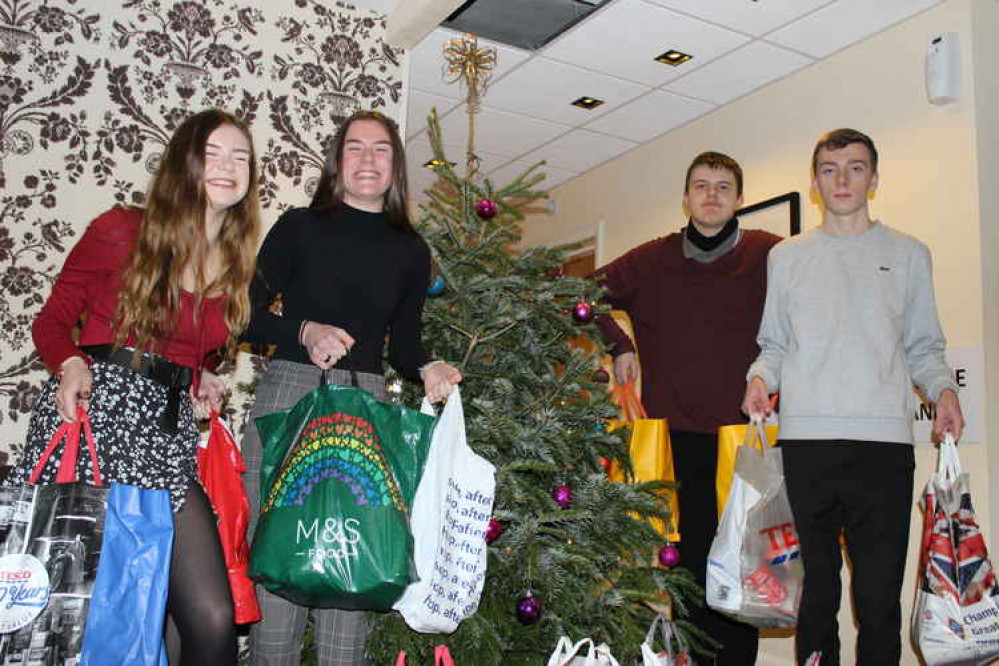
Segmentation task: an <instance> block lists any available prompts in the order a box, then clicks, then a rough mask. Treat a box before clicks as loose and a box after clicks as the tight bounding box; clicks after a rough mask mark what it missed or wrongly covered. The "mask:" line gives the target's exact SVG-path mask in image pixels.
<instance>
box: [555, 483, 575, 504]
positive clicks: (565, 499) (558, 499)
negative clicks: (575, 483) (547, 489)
mask: <svg viewBox="0 0 999 666" xmlns="http://www.w3.org/2000/svg"><path fill="white" fill-rule="evenodd" d="M552 499H553V500H555V503H556V504H558V505H559V508H562V509H568V508H569V507H570V506H572V488H570V487H569V486H567V485H565V484H564V483H563V484H562V485H561V486H555V490H553V491H552Z"/></svg>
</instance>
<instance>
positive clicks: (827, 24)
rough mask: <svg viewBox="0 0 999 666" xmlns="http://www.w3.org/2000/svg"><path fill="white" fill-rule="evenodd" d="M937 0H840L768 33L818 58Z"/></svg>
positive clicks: (927, 6) (775, 40) (900, 19)
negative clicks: (875, 0) (873, 0)
mask: <svg viewBox="0 0 999 666" xmlns="http://www.w3.org/2000/svg"><path fill="white" fill-rule="evenodd" d="M937 2H938V0H877V2H872V1H871V0H839V1H838V2H834V3H833V4H831V5H829V6H827V7H824V8H822V9H820V10H819V11H817V12H815V13H813V14H809V15H808V16H806V17H805V18H803V19H800V20H798V21H795V22H794V23H791V24H790V25H787V26H785V27H783V28H781V29H780V30H777V31H775V32H773V33H771V34H769V35H767V41H769V42H773V43H774V44H780V45H781V46H786V47H788V48H791V49H795V50H797V51H801V52H803V53H808V54H809V55H812V56H814V57H816V58H824V57H825V56H827V55H829V54H831V53H833V52H835V51H838V50H840V49H841V48H843V47H844V46H849V45H850V44H853V43H854V42H858V41H860V40H861V39H864V38H865V37H867V36H869V35H872V34H874V33H876V32H879V31H880V30H884V29H885V28H887V27H889V26H891V25H894V24H895V23H898V22H899V21H902V20H904V19H907V18H909V17H910V16H914V15H915V14H918V13H919V12H921V11H923V10H925V9H929V8H930V7H932V6H934V5H936V4H937Z"/></svg>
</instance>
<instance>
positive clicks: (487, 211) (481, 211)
mask: <svg viewBox="0 0 999 666" xmlns="http://www.w3.org/2000/svg"><path fill="white" fill-rule="evenodd" d="M498 212H499V206H497V205H496V202H495V201H493V200H491V199H480V200H479V201H476V202H475V214H476V215H478V216H479V217H481V218H482V219H483V220H491V219H493V218H494V217H496V213H498Z"/></svg>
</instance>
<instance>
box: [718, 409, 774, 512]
mask: <svg viewBox="0 0 999 666" xmlns="http://www.w3.org/2000/svg"><path fill="white" fill-rule="evenodd" d="M765 430H766V433H767V441H766V442H765V443H766V444H768V445H769V446H774V445H775V444H776V443H777V426H775V425H768V426H766V428H765ZM755 432H756V430H755V428H750V427H749V424H748V423H742V424H739V425H730V426H722V427H721V428H718V469H717V471H716V472H715V494H716V496H717V497H718V520H721V515H722V513H723V512H724V511H725V502H726V501H728V493H729V490H730V489H731V488H732V476H733V475H734V474H735V455H736V452H737V451H738V449H739V447H740V446H741V445H743V444H745V445H747V446H756V447H757V448H763V443H761V442H760V441H759V438H758V437H754V436H753V435H754V433H755Z"/></svg>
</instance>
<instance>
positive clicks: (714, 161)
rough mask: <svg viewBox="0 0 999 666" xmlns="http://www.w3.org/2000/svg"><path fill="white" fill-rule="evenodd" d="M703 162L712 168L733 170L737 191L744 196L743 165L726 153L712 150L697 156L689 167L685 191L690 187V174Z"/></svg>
mask: <svg viewBox="0 0 999 666" xmlns="http://www.w3.org/2000/svg"><path fill="white" fill-rule="evenodd" d="M702 164H703V165H704V166H707V167H710V168H712V169H727V170H729V171H731V172H732V175H733V176H735V193H736V194H737V195H738V196H742V167H741V166H739V163H738V162H736V161H735V160H733V159H732V158H731V157H729V156H728V155H726V154H725V153H716V152H713V151H710V150H709V151H707V152H705V153H701V154H700V155H698V156H697V157H695V158H694V161H693V162H691V163H690V166H689V167H687V180H686V181H685V182H684V184H683V191H684V192H686V191H687V190H689V189H690V174H691V173H693V171H694V169H695V168H697V167H699V166H701V165H702Z"/></svg>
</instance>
